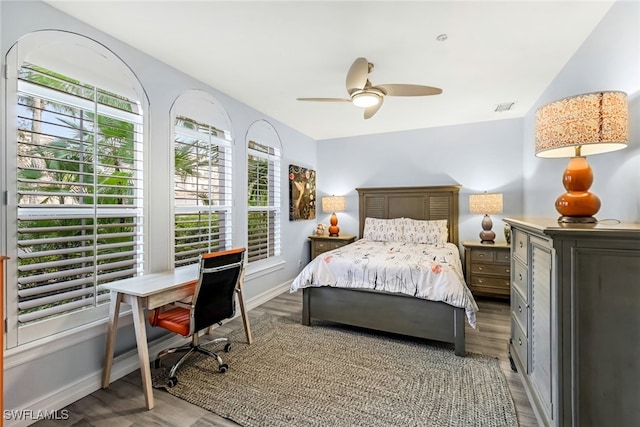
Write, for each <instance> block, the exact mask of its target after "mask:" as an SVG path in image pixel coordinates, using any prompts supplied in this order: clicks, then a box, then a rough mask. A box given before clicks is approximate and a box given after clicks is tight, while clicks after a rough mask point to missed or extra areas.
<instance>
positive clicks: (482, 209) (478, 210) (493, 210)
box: [469, 192, 502, 244]
mask: <svg viewBox="0 0 640 427" xmlns="http://www.w3.org/2000/svg"><path fill="white" fill-rule="evenodd" d="M469 211H471V213H472V214H480V215H484V217H483V218H482V231H481V232H480V243H484V244H493V243H495V240H494V239H495V238H496V233H494V232H493V230H491V228H492V227H493V221H491V217H490V216H489V214H497V213H502V194H500V193H486V192H485V193H483V194H472V195H470V196H469Z"/></svg>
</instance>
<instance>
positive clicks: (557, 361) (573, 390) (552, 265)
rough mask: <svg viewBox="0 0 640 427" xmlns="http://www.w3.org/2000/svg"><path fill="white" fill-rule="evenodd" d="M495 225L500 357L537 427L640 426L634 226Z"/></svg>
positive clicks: (637, 229) (637, 233) (639, 239)
mask: <svg viewBox="0 0 640 427" xmlns="http://www.w3.org/2000/svg"><path fill="white" fill-rule="evenodd" d="M504 221H505V222H507V223H508V224H509V225H510V226H511V229H512V242H511V244H512V251H511V254H512V260H511V267H512V268H511V272H512V273H511V280H512V286H511V338H510V343H509V355H510V358H511V359H512V364H513V366H514V367H515V368H516V369H517V370H518V373H519V375H520V377H521V379H522V383H523V385H524V387H525V390H526V391H527V396H528V397H529V401H530V402H531V406H532V408H533V410H534V412H535V413H536V417H537V418H538V422H539V424H540V425H544V426H632V425H633V426H638V425H640V404H639V402H640V400H639V399H640V224H638V223H634V224H617V225H606V224H598V225H595V224H593V225H586V224H585V225H571V226H569V225H563V226H560V225H559V224H558V223H557V222H556V220H555V219H549V220H544V219H512V218H507V219H505V220H504Z"/></svg>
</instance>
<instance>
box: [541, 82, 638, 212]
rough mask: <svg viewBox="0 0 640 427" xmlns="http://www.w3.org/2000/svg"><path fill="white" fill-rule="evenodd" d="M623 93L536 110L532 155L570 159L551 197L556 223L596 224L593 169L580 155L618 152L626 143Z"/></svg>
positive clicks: (565, 101)
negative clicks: (560, 191) (559, 187)
mask: <svg viewBox="0 0 640 427" xmlns="http://www.w3.org/2000/svg"><path fill="white" fill-rule="evenodd" d="M628 122H629V110H628V105H627V94H626V93H624V92H618V91H611V92H594V93H586V94H582V95H576V96H572V97H569V98H565V99H561V100H559V101H555V102H552V103H550V104H547V105H544V106H542V107H540V108H539V109H538V111H537V112H536V156H538V157H545V158H549V157H571V160H569V165H568V166H567V169H566V170H565V171H564V174H563V176H562V182H563V185H564V188H565V189H566V190H567V191H566V193H564V194H562V195H560V196H559V197H558V198H557V199H556V210H557V211H558V212H559V213H560V215H561V216H560V218H558V222H560V223H595V222H597V220H596V218H595V217H594V215H595V214H596V213H597V212H598V211H599V210H600V199H599V198H598V196H596V195H595V194H593V193H591V192H589V188H590V187H591V184H592V183H593V171H592V170H591V167H590V166H589V163H587V159H586V157H585V156H587V155H591V154H599V153H606V152H609V151H615V150H621V149H623V148H625V147H626V146H627V141H628V140H629V127H628Z"/></svg>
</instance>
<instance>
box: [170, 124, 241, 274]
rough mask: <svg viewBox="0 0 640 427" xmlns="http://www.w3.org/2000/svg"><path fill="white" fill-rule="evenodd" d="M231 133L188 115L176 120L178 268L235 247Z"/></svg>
mask: <svg viewBox="0 0 640 427" xmlns="http://www.w3.org/2000/svg"><path fill="white" fill-rule="evenodd" d="M231 152H232V145H231V134H230V133H229V132H228V131H225V130H220V129H216V128H215V127H213V126H210V125H207V124H203V123H198V122H196V121H195V120H192V119H189V118H187V117H177V118H176V122H175V141H174V166H175V195H174V197H175V224H174V225H175V266H176V267H179V266H182V265H187V264H193V263H196V262H197V261H198V256H199V255H200V254H203V253H207V252H217V251H223V250H227V249H230V248H231V244H232V242H231V225H232V221H231V213H232V205H233V196H232V193H231V191H232V189H231V176H232V175H231V171H232V159H231Z"/></svg>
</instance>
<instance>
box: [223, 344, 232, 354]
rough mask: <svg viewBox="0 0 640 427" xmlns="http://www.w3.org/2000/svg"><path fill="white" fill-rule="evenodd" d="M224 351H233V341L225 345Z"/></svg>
mask: <svg viewBox="0 0 640 427" xmlns="http://www.w3.org/2000/svg"><path fill="white" fill-rule="evenodd" d="M224 351H226V352H227V353H229V352H230V351H231V343H227V344H226V345H225V346H224Z"/></svg>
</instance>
